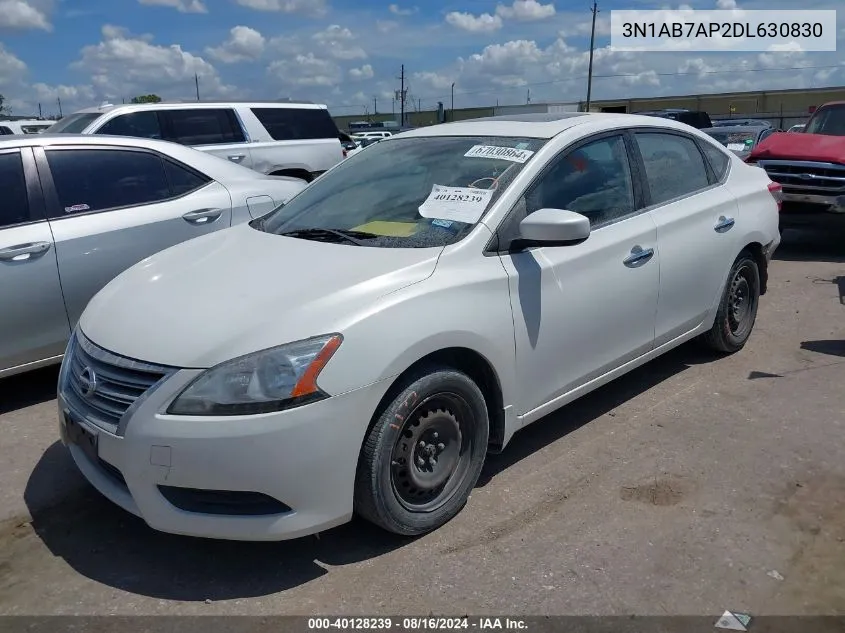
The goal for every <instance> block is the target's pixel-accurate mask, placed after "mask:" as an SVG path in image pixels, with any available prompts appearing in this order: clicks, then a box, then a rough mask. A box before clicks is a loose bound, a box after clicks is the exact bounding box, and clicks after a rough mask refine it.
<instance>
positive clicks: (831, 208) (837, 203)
mask: <svg viewBox="0 0 845 633" xmlns="http://www.w3.org/2000/svg"><path fill="white" fill-rule="evenodd" d="M783 201H784V202H788V203H792V204H793V205H811V208H812V207H815V208H816V212H822V213H835V214H845V195H843V196H825V195H819V194H810V193H798V192H794V191H792V192H784V194H783Z"/></svg>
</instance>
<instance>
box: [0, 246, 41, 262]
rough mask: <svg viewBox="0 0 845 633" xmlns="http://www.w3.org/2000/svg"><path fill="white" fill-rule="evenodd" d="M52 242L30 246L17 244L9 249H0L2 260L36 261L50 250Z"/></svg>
mask: <svg viewBox="0 0 845 633" xmlns="http://www.w3.org/2000/svg"><path fill="white" fill-rule="evenodd" d="M50 246H51V245H50V242H30V243H28V244H17V245H15V246H10V247H9V248H3V249H0V259H2V260H4V261H16V262H22V261H26V260H28V259H35V258H36V257H38V256H39V255H43V254H44V253H46V252H47V251H48V250H50Z"/></svg>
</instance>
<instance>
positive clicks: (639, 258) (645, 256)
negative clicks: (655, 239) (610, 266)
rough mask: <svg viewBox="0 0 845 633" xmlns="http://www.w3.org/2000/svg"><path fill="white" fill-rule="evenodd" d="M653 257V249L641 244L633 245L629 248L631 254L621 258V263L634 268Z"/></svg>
mask: <svg viewBox="0 0 845 633" xmlns="http://www.w3.org/2000/svg"><path fill="white" fill-rule="evenodd" d="M652 257H654V249H653V248H645V249H644V248H643V247H642V246H639V245H637V246H635V247H634V248H632V249H631V254H630V255H628V257H626V258H625V259H623V260H622V263H623V264H625V265H626V266H627V267H628V268H636V267H637V266H642V265H643V264H645V263H646V262H648V260H650V259H651V258H652Z"/></svg>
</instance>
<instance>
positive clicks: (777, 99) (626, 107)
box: [335, 87, 845, 130]
mask: <svg viewBox="0 0 845 633" xmlns="http://www.w3.org/2000/svg"><path fill="white" fill-rule="evenodd" d="M829 101H845V87H841V88H813V89H809V90H768V91H754V92H730V93H723V94H704V95H686V96H671V97H653V98H641V99H614V100H597V101H593V102H592V103H591V104H590V110H591V111H594V112H642V111H644V110H662V109H665V108H686V109H688V110H703V111H705V112H707V113H708V114H709V115H710V117H711V118H712V119H714V120H718V119H728V118H731V117H737V118H755V119H765V120H768V121H771V123H772V124H773V125H774V126H775V127H778V128H780V129H786V128H788V127H790V126H791V125H795V124H797V123H804V122H805V121H806V120H807V118H808V117H809V116H810V114H812V112H813V110H815V108H816V107H818V106H820V105H822V104H823V103H827V102H829ZM583 108H584V103H583V102H577V101H574V102H567V103H532V104H526V105H510V106H490V107H486V108H461V109H455V110H454V112H450V111H449V110H448V109H447V110H445V111H444V112H443V117H444V118H445V120H446V121H461V120H466V119H476V118H479V117H488V116H497V115H502V114H514V113H520V114H527V113H546V112H548V113H556V112H577V111H579V110H583ZM405 116H406V119H407V120H408V125H410V126H412V127H420V126H424V125H434V124H436V123H438V110H436V109H433V110H428V111H425V110H424V111H412V112H406V113H405ZM398 117H399V114H398V113H396V114H395V115H394V114H392V113H387V114H376V115H370V116H362V115H360V114H355V115H349V116H337V117H335V121H336V122H337V125H338V127H339V128H340V129H341V130H346V129H347V126H348V125H349V123H350V122H352V121H361V120H369V121H398Z"/></svg>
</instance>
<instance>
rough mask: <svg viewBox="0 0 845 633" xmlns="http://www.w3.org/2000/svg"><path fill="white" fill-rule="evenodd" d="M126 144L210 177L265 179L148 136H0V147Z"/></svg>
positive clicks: (194, 150)
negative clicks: (179, 163) (170, 159)
mask: <svg viewBox="0 0 845 633" xmlns="http://www.w3.org/2000/svg"><path fill="white" fill-rule="evenodd" d="M81 145H85V146H88V147H127V148H133V147H134V148H140V149H150V150H155V151H158V152H161V153H162V154H165V155H167V156H170V157H172V158H174V159H176V160H177V161H180V162H183V163H185V164H187V165H190V166H191V167H193V168H194V169H198V170H199V171H201V172H203V173H205V174H206V175H207V176H209V177H211V178H213V179H214V180H224V181H225V180H245V179H253V178H266V176H265V175H264V174H262V173H259V172H257V171H253V170H252V169H249V168H247V167H243V166H241V165H236V164H235V163H232V162H229V161H227V160H225V159H222V158H218V157H217V156H214V155H212V154H208V153H206V152H201V151H199V150H196V149H193V148H191V147H188V146H186V145H181V144H179V143H171V142H170V141H161V140H158V139H151V138H140V137H129V136H109V135H107V134H96V135H94V134H56V133H53V134H51V133H50V132H49V131H48V132H43V133H41V134H10V135H6V136H0V150H3V149H11V148H16V147H45V146H51V147H56V146H81Z"/></svg>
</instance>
